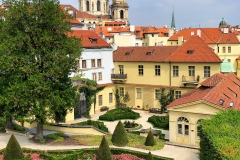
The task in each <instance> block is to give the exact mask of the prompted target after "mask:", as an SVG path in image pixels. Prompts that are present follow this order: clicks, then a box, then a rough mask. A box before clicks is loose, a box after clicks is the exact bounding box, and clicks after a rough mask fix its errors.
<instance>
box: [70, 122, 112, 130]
mask: <svg viewBox="0 0 240 160" xmlns="http://www.w3.org/2000/svg"><path fill="white" fill-rule="evenodd" d="M71 125H77V126H85V125H92V126H94V127H96V128H98V129H100V130H102V131H104V132H108V128H107V127H106V125H105V124H104V123H103V122H101V121H92V120H87V121H84V122H80V123H74V124H71Z"/></svg>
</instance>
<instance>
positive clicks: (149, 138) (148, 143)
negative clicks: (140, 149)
mask: <svg viewBox="0 0 240 160" xmlns="http://www.w3.org/2000/svg"><path fill="white" fill-rule="evenodd" d="M154 145H155V141H154V137H153V134H152V131H151V130H150V131H149V132H148V135H147V138H146V141H145V146H154Z"/></svg>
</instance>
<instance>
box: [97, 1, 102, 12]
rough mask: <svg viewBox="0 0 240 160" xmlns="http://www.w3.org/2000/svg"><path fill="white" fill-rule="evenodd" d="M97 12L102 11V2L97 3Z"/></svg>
mask: <svg viewBox="0 0 240 160" xmlns="http://www.w3.org/2000/svg"><path fill="white" fill-rule="evenodd" d="M97 11H101V5H100V1H97Z"/></svg>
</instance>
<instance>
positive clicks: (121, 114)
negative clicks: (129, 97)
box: [99, 108, 140, 121]
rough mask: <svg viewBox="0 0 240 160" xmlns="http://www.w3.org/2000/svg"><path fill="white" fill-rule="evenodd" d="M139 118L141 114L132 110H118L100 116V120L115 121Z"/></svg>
mask: <svg viewBox="0 0 240 160" xmlns="http://www.w3.org/2000/svg"><path fill="white" fill-rule="evenodd" d="M139 117H140V114H139V113H136V112H134V111H132V110H131V108H116V109H113V110H109V111H107V112H106V113H105V114H104V115H101V116H99V120H106V121H115V120H120V119H137V118H139Z"/></svg>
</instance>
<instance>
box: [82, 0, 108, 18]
mask: <svg viewBox="0 0 240 160" xmlns="http://www.w3.org/2000/svg"><path fill="white" fill-rule="evenodd" d="M87 1H89V9H90V10H89V11H87V6H86V2H87ZM97 1H98V0H79V11H82V12H87V13H89V14H93V15H101V14H102V15H108V12H109V0H99V1H100V6H101V7H100V11H97ZM92 4H93V5H94V8H92Z"/></svg>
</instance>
